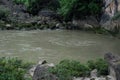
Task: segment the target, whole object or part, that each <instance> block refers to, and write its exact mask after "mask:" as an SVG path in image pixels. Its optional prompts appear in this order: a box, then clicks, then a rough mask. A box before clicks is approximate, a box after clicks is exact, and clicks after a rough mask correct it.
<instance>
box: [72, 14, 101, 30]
mask: <svg viewBox="0 0 120 80" xmlns="http://www.w3.org/2000/svg"><path fill="white" fill-rule="evenodd" d="M72 24H73V25H74V26H77V27H78V28H79V29H89V28H94V27H99V22H98V21H97V19H96V18H95V17H93V16H89V17H86V19H83V20H80V19H79V20H76V19H73V21H72Z"/></svg>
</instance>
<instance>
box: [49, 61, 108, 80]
mask: <svg viewBox="0 0 120 80" xmlns="http://www.w3.org/2000/svg"><path fill="white" fill-rule="evenodd" d="M94 69H97V70H98V75H108V64H107V63H106V62H105V61H104V60H103V59H98V60H96V61H92V60H90V61H88V62H87V64H86V65H84V64H81V63H80V62H77V61H70V60H63V61H61V62H60V63H59V64H58V65H56V66H55V67H54V68H50V69H49V71H50V72H52V73H53V74H55V75H56V76H57V77H58V78H59V80H71V79H72V78H73V77H88V76H90V72H91V71H92V70H94Z"/></svg>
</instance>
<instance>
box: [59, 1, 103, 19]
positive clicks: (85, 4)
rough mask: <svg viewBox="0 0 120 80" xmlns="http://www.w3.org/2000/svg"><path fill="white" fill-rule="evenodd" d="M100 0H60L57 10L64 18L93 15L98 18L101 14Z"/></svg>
mask: <svg viewBox="0 0 120 80" xmlns="http://www.w3.org/2000/svg"><path fill="white" fill-rule="evenodd" d="M101 3H102V0H60V9H59V12H60V13H61V14H62V15H63V17H64V19H65V20H70V19H72V18H85V16H90V15H94V16H96V18H98V17H99V16H100V14H101V10H102V9H101V8H102V6H101Z"/></svg>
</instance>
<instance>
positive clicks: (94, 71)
mask: <svg viewBox="0 0 120 80" xmlns="http://www.w3.org/2000/svg"><path fill="white" fill-rule="evenodd" d="M90 76H91V78H97V76H98V73H97V69H94V70H93V71H91V73H90Z"/></svg>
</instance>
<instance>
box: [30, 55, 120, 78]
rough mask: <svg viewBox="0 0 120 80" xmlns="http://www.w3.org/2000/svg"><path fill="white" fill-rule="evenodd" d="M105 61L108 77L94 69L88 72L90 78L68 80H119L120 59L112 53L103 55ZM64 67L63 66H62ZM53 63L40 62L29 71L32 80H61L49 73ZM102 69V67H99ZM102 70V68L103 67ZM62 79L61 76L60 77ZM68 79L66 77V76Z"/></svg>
mask: <svg viewBox="0 0 120 80" xmlns="http://www.w3.org/2000/svg"><path fill="white" fill-rule="evenodd" d="M105 60H106V61H107V63H108V65H109V75H106V76H102V75H99V76H98V73H99V71H98V70H97V69H94V70H92V71H91V72H90V77H88V76H84V77H73V76H72V78H71V79H70V80H120V78H119V75H120V69H119V68H120V63H119V62H120V57H118V56H116V55H113V54H112V53H107V54H105ZM64 66H65V65H64ZM54 67H55V65H54V64H53V63H51V64H48V63H47V62H46V61H45V60H44V61H40V62H39V63H38V64H37V65H36V66H34V67H33V68H31V69H30V71H29V73H30V75H31V76H32V79H33V80H61V79H59V77H60V76H59V77H58V76H56V74H53V73H50V72H49V68H54ZM101 67H102V66H101ZM103 68H104V67H103ZM61 77H62V76H61ZM66 77H68V76H66Z"/></svg>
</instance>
